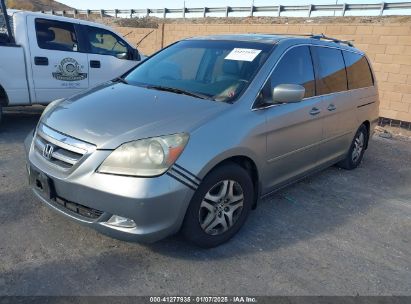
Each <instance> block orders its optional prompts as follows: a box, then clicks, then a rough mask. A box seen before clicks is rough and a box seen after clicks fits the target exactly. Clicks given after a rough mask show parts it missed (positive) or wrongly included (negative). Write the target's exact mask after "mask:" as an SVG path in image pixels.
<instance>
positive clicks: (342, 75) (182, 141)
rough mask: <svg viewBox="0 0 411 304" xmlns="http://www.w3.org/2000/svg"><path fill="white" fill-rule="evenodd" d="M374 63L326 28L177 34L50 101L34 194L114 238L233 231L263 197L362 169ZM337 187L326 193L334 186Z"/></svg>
mask: <svg viewBox="0 0 411 304" xmlns="http://www.w3.org/2000/svg"><path fill="white" fill-rule="evenodd" d="M378 105H379V100H378V91H377V87H376V83H375V78H374V75H373V72H372V69H371V66H370V63H369V60H368V59H367V57H366V56H365V55H364V53H363V52H361V51H360V50H358V49H356V48H354V47H353V46H352V45H351V44H350V43H347V42H344V41H339V40H337V39H332V38H328V37H325V36H309V37H295V36H280V35H278V36H277V35H257V34H250V35H219V36H208V37H198V38H190V39H186V40H183V41H179V42H177V43H174V44H172V45H170V46H169V47H167V48H165V49H163V50H161V51H159V52H158V53H156V54H154V55H153V56H151V57H149V58H148V59H147V60H145V61H144V62H143V63H141V64H139V65H138V66H137V67H136V68H134V69H132V70H131V71H129V72H128V73H126V74H125V75H123V77H120V78H117V79H114V80H113V81H110V82H107V83H104V84H102V85H100V86H98V87H95V88H93V89H91V90H88V91H86V92H84V93H81V94H79V95H76V96H73V97H71V98H68V99H64V100H57V101H54V102H53V103H52V104H50V105H49V106H48V107H47V108H46V109H45V111H44V113H43V114H42V116H41V118H40V121H39V123H38V125H37V127H36V129H35V130H34V132H32V133H31V134H30V135H29V136H28V137H27V139H26V141H25V146H26V150H27V170H28V174H29V180H30V185H31V188H32V189H33V192H34V193H35V195H36V196H37V197H38V198H39V199H40V200H41V201H43V202H44V203H45V204H46V205H48V206H49V207H51V208H53V209H54V210H56V211H58V212H60V213H62V214H64V215H65V216H68V217H70V218H72V219H73V220H76V221H78V222H81V223H84V224H86V225H88V226H90V227H94V228H95V229H97V230H99V231H101V232H102V233H105V234H108V235H110V236H113V237H116V238H120V239H123V240H137V241H146V242H153V241H156V240H159V239H162V238H164V237H167V236H169V235H171V234H174V233H177V232H179V231H181V232H182V233H183V235H184V236H185V237H186V238H187V239H188V240H190V241H192V242H194V243H195V244H197V245H199V246H202V247H213V246H217V245H219V244H221V243H223V242H225V241H227V240H228V239H230V238H231V237H232V236H233V235H234V234H235V233H236V232H237V231H238V230H239V229H240V228H241V226H242V225H243V224H244V222H245V220H246V218H247V216H248V215H249V213H250V210H251V209H253V208H255V207H256V206H257V202H258V199H259V198H261V197H263V196H267V195H269V194H270V193H272V192H273V191H276V190H278V189H279V188H281V187H284V186H286V185H289V184H290V183H292V182H295V181H297V180H299V179H301V178H304V177H305V176H307V175H308V174H311V173H313V172H316V171H318V170H321V169H324V168H326V167H328V166H331V165H334V164H338V165H339V166H341V167H343V168H345V169H354V168H356V167H357V166H358V165H359V164H360V162H361V160H362V158H363V155H364V151H365V150H366V149H367V145H368V140H369V138H370V136H371V134H372V132H373V129H374V127H375V125H376V123H377V119H378ZM330 191H332V189H330Z"/></svg>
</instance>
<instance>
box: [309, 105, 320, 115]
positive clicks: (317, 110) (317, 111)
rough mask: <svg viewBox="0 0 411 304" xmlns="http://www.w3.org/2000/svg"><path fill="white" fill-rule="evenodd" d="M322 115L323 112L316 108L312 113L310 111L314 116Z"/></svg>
mask: <svg viewBox="0 0 411 304" xmlns="http://www.w3.org/2000/svg"><path fill="white" fill-rule="evenodd" d="M320 113H321V110H320V109H318V108H316V107H314V108H312V109H311V111H310V114H311V115H313V116H314V115H318V114H320Z"/></svg>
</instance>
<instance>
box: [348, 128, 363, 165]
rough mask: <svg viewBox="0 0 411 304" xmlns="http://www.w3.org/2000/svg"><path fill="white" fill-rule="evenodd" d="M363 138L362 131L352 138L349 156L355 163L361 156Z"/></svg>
mask: <svg viewBox="0 0 411 304" xmlns="http://www.w3.org/2000/svg"><path fill="white" fill-rule="evenodd" d="M364 139H365V137H364V133H362V132H360V133H359V134H358V136H357V137H356V138H355V140H354V149H353V151H352V154H351V158H352V161H353V162H354V163H356V162H357V161H358V160H359V159H360V157H361V153H362V151H363V149H364V142H365V140H364Z"/></svg>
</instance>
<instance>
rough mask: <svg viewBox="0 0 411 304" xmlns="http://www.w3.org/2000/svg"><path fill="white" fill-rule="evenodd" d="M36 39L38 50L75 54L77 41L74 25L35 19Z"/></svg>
mask: <svg viewBox="0 0 411 304" xmlns="http://www.w3.org/2000/svg"><path fill="white" fill-rule="evenodd" d="M35 26H36V37H37V44H38V46H39V48H41V49H46V50H55V51H66V52H77V51H78V42H77V41H78V40H77V36H76V31H75V30H74V24H72V23H70V22H61V21H55V20H47V19H36V22H35Z"/></svg>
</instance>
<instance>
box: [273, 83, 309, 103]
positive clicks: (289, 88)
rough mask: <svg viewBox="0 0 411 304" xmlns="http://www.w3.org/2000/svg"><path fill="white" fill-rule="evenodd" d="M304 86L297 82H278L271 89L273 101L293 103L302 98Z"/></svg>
mask: <svg viewBox="0 0 411 304" xmlns="http://www.w3.org/2000/svg"><path fill="white" fill-rule="evenodd" d="M304 95H305V88H304V87H303V86H300V85H299V84H279V85H277V86H276V87H275V88H274V89H273V95H272V96H273V100H272V101H273V103H294V102H300V101H301V100H303V98H304Z"/></svg>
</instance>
